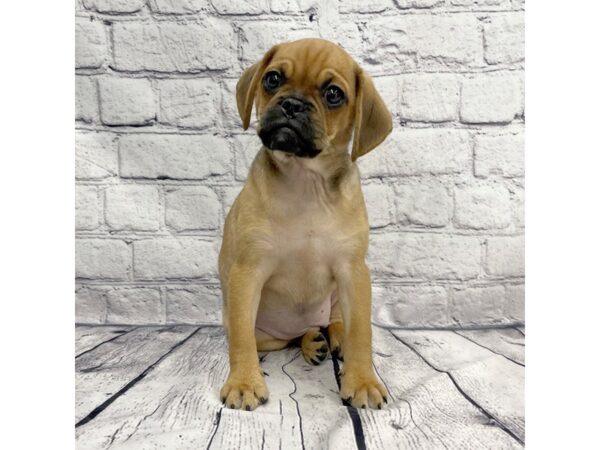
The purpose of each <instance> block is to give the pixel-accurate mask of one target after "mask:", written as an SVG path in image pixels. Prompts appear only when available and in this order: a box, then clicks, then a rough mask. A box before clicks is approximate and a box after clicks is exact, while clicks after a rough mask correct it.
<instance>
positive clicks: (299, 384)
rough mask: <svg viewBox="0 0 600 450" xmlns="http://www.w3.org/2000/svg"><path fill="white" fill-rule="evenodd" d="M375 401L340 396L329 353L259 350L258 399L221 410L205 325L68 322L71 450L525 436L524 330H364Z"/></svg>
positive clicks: (437, 443) (428, 442)
mask: <svg viewBox="0 0 600 450" xmlns="http://www.w3.org/2000/svg"><path fill="white" fill-rule="evenodd" d="M373 341H374V342H373V351H374V364H375V369H376V371H377V373H378V374H379V376H380V377H381V379H382V381H383V382H384V383H385V385H386V386H387V388H388V390H389V393H390V403H389V404H388V405H387V407H386V408H385V409H384V410H381V411H379V410H357V409H354V408H350V407H345V406H343V405H342V403H341V400H340V398H339V395H338V391H339V386H338V380H337V379H336V373H337V370H338V368H339V366H338V361H334V360H332V359H331V358H329V359H327V360H326V361H324V362H323V363H322V364H321V365H320V366H316V367H315V366H309V365H308V364H306V363H305V362H304V360H303V358H302V356H301V355H300V353H299V349H297V348H291V349H286V350H282V351H279V352H272V353H261V361H262V363H261V365H262V368H263V370H264V371H265V372H266V373H267V374H268V377H267V384H268V386H269V390H270V399H269V401H268V403H267V404H266V405H264V406H262V407H260V408H259V409H257V410H256V411H253V412H247V411H237V410H230V409H227V408H224V407H223V406H222V405H221V402H220V401H219V399H218V391H219V389H220V387H221V385H222V384H223V382H224V381H225V378H226V376H227V370H228V364H227V344H226V340H225V336H224V333H223V329H222V328H217V327H204V328H202V327H200V328H198V327H191V326H171V327H119V326H110V327H92V326H79V327H77V329H76V360H75V361H76V390H77V392H76V417H75V423H76V425H75V432H76V439H77V448H78V449H106V448H113V449H117V448H118V449H125V448H127V449H159V448H160V449H204V448H206V449H209V448H212V449H254V448H256V449H273V448H276V449H284V450H287V449H296V448H298V449H326V448H331V449H357V448H358V449H364V448H367V449H395V448H399V449H438V448H439V449H441V448H447V449H504V448H521V447H523V442H524V439H525V420H524V397H523V384H524V372H525V367H524V366H525V360H524V352H525V330H524V328H505V329H496V330H475V331H457V332H455V331H389V330H384V329H381V328H377V327H374V329H373Z"/></svg>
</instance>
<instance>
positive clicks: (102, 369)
mask: <svg viewBox="0 0 600 450" xmlns="http://www.w3.org/2000/svg"><path fill="white" fill-rule="evenodd" d="M195 329H196V327H190V326H178V327H169V328H167V327H142V328H138V329H135V330H133V331H130V332H129V333H126V334H121V335H118V337H117V339H114V340H111V341H110V342H106V343H105V344H103V345H101V346H99V347H97V348H96V349H95V350H93V351H91V352H88V353H85V354H83V355H82V356H81V357H79V358H77V359H76V360H75V405H76V414H75V421H76V423H77V422H79V421H81V420H83V419H84V418H86V416H88V415H89V414H90V413H92V411H94V409H95V408H97V407H99V406H100V405H101V404H102V403H103V402H105V401H107V399H109V398H110V397H111V396H112V395H114V394H115V393H117V392H118V391H119V390H120V389H122V388H123V387H124V386H125V385H127V383H129V382H130V381H131V380H133V379H134V378H135V377H137V376H138V375H139V374H141V373H142V372H143V371H144V369H146V368H147V367H148V366H150V365H151V364H152V363H153V362H155V361H156V360H157V359H158V358H160V357H161V355H163V354H165V353H166V352H168V351H169V349H170V348H171V347H173V345H175V344H176V343H177V342H179V341H181V340H182V339H185V338H186V337H187V336H188V335H189V334H191V333H192V332H193V331H194V330H195Z"/></svg>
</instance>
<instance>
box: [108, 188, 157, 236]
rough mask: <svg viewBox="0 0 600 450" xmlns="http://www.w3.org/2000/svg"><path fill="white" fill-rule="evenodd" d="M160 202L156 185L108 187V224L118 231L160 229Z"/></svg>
mask: <svg viewBox="0 0 600 450" xmlns="http://www.w3.org/2000/svg"><path fill="white" fill-rule="evenodd" d="M158 202H159V199H158V189H157V188H156V187H155V186H135V185H117V186H110V187H109V188H107V189H106V224H107V225H108V226H109V227H110V228H111V229H112V230H116V231H121V230H146V231H151V230H158V227H159V220H160V219H159V216H160V212H159V210H160V206H159V203H158Z"/></svg>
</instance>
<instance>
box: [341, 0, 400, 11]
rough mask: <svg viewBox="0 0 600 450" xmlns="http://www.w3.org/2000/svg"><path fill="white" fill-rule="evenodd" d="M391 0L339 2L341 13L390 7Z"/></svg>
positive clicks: (349, 0) (391, 6)
mask: <svg viewBox="0 0 600 450" xmlns="http://www.w3.org/2000/svg"><path fill="white" fill-rule="evenodd" d="M393 7H394V4H393V3H392V0H366V1H364V0H344V1H343V2H340V12H341V13H352V12H354V13H370V12H371V13H373V12H382V11H385V10H388V9H392V8H393Z"/></svg>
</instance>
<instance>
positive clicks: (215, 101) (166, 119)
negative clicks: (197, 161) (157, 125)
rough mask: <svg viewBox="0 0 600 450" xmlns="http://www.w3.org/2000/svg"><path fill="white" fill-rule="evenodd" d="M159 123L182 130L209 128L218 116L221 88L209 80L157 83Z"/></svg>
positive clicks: (163, 81)
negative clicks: (182, 128)
mask: <svg viewBox="0 0 600 450" xmlns="http://www.w3.org/2000/svg"><path fill="white" fill-rule="evenodd" d="M157 86H158V91H159V98H160V111H159V113H158V121H159V122H161V123H166V124H169V125H175V126H178V127H184V128H210V127H214V126H215V125H216V124H217V118H218V117H219V116H220V115H221V113H220V111H219V106H220V92H219V91H220V88H219V85H218V84H217V83H215V82H214V81H212V80H211V79H208V78H200V79H189V80H188V79H186V80H160V81H158V84H157Z"/></svg>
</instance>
